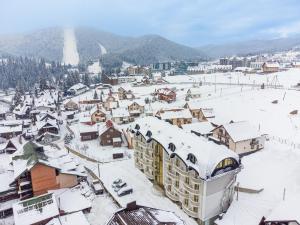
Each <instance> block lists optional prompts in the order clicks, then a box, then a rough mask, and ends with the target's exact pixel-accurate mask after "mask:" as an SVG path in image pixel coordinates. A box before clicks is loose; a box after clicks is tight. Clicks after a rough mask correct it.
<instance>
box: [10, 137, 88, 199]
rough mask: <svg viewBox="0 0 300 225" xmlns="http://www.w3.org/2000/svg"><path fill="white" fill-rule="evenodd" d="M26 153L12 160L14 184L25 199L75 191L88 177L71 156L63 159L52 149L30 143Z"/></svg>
mask: <svg viewBox="0 0 300 225" xmlns="http://www.w3.org/2000/svg"><path fill="white" fill-rule="evenodd" d="M22 150H23V151H22V152H18V154H17V155H14V156H13V157H12V164H13V169H14V182H13V183H12V184H11V185H16V186H17V188H18V190H19V191H18V194H19V195H20V198H21V199H25V198H28V197H32V196H38V195H41V194H45V193H47V191H48V190H54V189H59V188H69V187H73V186H75V185H77V184H78V182H79V181H80V180H81V179H82V178H85V177H86V175H85V174H84V172H83V171H82V170H81V168H79V167H78V165H77V164H74V163H72V159H71V158H70V156H69V155H68V154H66V155H61V153H58V152H57V151H56V150H55V151H53V150H52V149H51V147H49V146H42V145H38V144H36V143H33V142H28V143H26V144H25V145H24V146H23V149H22ZM56 154H57V155H56ZM58 159H59V160H58Z"/></svg>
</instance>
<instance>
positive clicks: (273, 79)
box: [165, 68, 300, 88]
mask: <svg viewBox="0 0 300 225" xmlns="http://www.w3.org/2000/svg"><path fill="white" fill-rule="evenodd" d="M165 80H167V81H169V82H171V83H183V82H195V83H199V82H201V81H202V82H211V83H215V82H216V83H228V84H250V85H252V84H256V85H261V84H262V83H264V84H265V85H283V86H284V87H287V88H289V87H291V86H294V85H296V84H297V83H299V82H300V69H299V68H292V69H289V70H288V71H283V72H278V73H270V74H247V75H244V74H243V73H240V72H229V73H212V74H197V75H182V76H168V77H166V78H165Z"/></svg>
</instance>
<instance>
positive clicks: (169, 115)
mask: <svg viewBox="0 0 300 225" xmlns="http://www.w3.org/2000/svg"><path fill="white" fill-rule="evenodd" d="M160 117H161V119H162V120H168V119H175V118H180V119H181V118H183V119H191V118H192V114H191V112H190V110H188V109H182V110H178V111H165V112H163V113H160Z"/></svg>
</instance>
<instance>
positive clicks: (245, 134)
mask: <svg viewBox="0 0 300 225" xmlns="http://www.w3.org/2000/svg"><path fill="white" fill-rule="evenodd" d="M223 127H224V128H225V130H226V131H227V132H228V134H229V135H230V137H231V138H232V140H233V141H234V142H239V141H244V140H249V139H252V138H257V137H260V136H261V134H260V133H259V132H258V130H257V129H255V128H254V127H253V126H252V125H251V124H250V123H249V122H248V121H240V122H235V123H227V124H224V125H223Z"/></svg>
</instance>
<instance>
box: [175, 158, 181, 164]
mask: <svg viewBox="0 0 300 225" xmlns="http://www.w3.org/2000/svg"><path fill="white" fill-rule="evenodd" d="M175 164H176V166H179V165H180V162H179V159H178V158H176V162H175Z"/></svg>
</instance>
